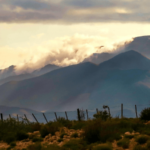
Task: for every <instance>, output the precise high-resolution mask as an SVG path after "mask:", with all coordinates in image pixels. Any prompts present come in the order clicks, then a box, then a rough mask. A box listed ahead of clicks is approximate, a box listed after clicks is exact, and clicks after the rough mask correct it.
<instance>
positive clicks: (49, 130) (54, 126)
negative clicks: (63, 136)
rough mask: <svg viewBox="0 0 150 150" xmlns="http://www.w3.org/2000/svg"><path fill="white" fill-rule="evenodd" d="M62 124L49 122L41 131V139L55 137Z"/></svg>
mask: <svg viewBox="0 0 150 150" xmlns="http://www.w3.org/2000/svg"><path fill="white" fill-rule="evenodd" d="M59 127H60V124H59V123H57V122H49V123H48V124H46V125H43V126H42V127H41V130H40V134H41V137H43V138H44V137H45V136H46V135H48V134H51V135H55V132H57V131H59Z"/></svg>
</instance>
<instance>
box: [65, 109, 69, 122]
mask: <svg viewBox="0 0 150 150" xmlns="http://www.w3.org/2000/svg"><path fill="white" fill-rule="evenodd" d="M65 114H66V119H67V120H68V115H67V112H66V111H65Z"/></svg>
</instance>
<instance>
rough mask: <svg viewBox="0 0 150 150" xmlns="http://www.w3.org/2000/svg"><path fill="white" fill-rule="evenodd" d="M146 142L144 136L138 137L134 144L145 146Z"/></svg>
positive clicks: (146, 138)
mask: <svg viewBox="0 0 150 150" xmlns="http://www.w3.org/2000/svg"><path fill="white" fill-rule="evenodd" d="M147 140H148V137H147V136H146V135H140V136H138V137H137V138H136V142H138V143H139V144H145V143H146V142H147Z"/></svg>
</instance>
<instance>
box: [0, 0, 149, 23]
mask: <svg viewBox="0 0 150 150" xmlns="http://www.w3.org/2000/svg"><path fill="white" fill-rule="evenodd" d="M149 6H150V1H148V0H143V1H135V0H122V1H119V0H55V1H50V0H0V22H55V23H80V22H113V21H117V22H149V21H150V9H149Z"/></svg>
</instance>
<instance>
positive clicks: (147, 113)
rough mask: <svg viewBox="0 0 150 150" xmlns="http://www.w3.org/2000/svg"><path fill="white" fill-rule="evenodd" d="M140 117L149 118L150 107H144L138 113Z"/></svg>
mask: <svg viewBox="0 0 150 150" xmlns="http://www.w3.org/2000/svg"><path fill="white" fill-rule="evenodd" d="M140 119H141V120H145V121H146V120H150V107H149V108H145V109H143V110H142V111H141V113H140Z"/></svg>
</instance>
